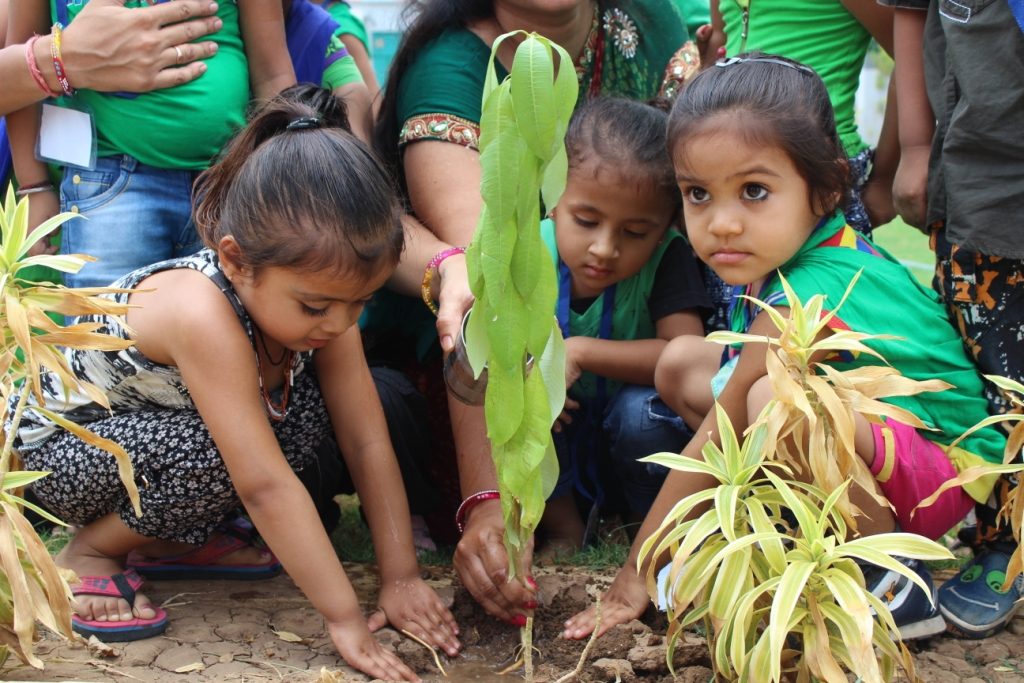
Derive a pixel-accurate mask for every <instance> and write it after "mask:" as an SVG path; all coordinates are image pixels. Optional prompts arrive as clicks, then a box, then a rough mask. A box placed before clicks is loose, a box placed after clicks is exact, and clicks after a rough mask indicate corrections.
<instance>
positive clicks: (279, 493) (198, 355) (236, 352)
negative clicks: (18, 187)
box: [128, 271, 417, 681]
mask: <svg viewBox="0 0 1024 683" xmlns="http://www.w3.org/2000/svg"><path fill="white" fill-rule="evenodd" d="M146 288H148V289H150V290H151V291H139V292H137V293H135V294H133V295H132V301H131V302H132V304H136V305H138V306H139V308H133V309H132V311H131V312H130V313H129V315H128V323H129V324H130V325H131V326H132V327H133V328H134V329H135V330H136V332H137V335H138V340H139V342H138V348H139V350H140V351H141V352H142V353H143V354H145V355H146V356H147V357H149V358H152V359H153V360H154V361H156V362H168V363H170V364H173V365H176V366H177V367H178V369H179V370H180V371H181V375H182V378H183V380H184V381H185V384H186V386H187V387H188V389H189V393H190V394H191V396H192V398H193V400H194V401H195V404H196V408H197V409H198V411H199V414H200V415H201V416H202V418H203V421H204V422H205V424H206V426H207V428H208V429H209V430H210V435H211V436H212V437H213V440H214V442H215V443H216V445H217V448H218V450H219V451H220V453H221V457H222V458H223V459H224V464H225V466H226V467H227V470H228V474H229V475H230V477H231V483H232V485H233V486H234V488H235V490H236V492H237V493H238V496H239V498H240V499H241V502H242V504H243V505H244V506H245V508H246V510H247V512H248V513H249V514H250V515H251V516H252V519H253V522H254V523H255V525H256V528H257V529H259V531H260V534H261V535H262V536H263V537H264V538H265V539H266V541H267V544H268V545H269V546H270V548H271V549H272V550H273V551H274V553H275V554H276V555H277V556H278V558H279V559H280V560H281V563H282V564H283V565H284V568H285V569H286V570H287V571H288V573H289V575H290V576H291V577H292V579H293V580H294V581H295V583H296V585H298V586H299V588H300V589H301V590H302V591H303V593H305V594H306V596H307V597H308V598H309V600H310V602H312V603H313V606H314V607H315V608H316V609H317V610H318V611H319V612H320V613H321V614H322V615H323V616H324V618H325V619H326V621H327V624H328V629H329V631H330V633H331V636H332V639H333V640H334V643H335V646H336V647H337V648H338V651H339V652H340V653H341V655H342V656H343V657H344V658H345V659H346V660H347V661H348V663H349V664H351V665H352V666H354V667H356V668H358V669H360V670H362V671H364V672H366V673H368V674H370V675H373V676H375V677H378V678H385V679H402V680H410V681H412V680H416V679H417V677H416V675H415V674H414V673H413V672H412V671H411V670H409V669H408V667H406V666H405V665H403V664H402V663H401V662H400V661H399V660H398V658H397V657H395V656H394V655H393V654H392V653H390V652H387V651H385V650H383V649H382V648H381V647H380V645H379V644H378V643H377V642H376V640H374V638H373V636H372V635H371V634H370V631H369V628H368V627H367V624H366V622H365V620H364V619H363V615H362V613H361V611H360V608H359V601H358V598H357V596H356V594H355V591H354V590H353V588H352V585H351V583H350V582H349V580H348V578H347V577H346V576H345V572H344V570H343V569H342V566H341V563H340V562H339V561H338V558H337V555H336V554H335V551H334V548H333V547H332V546H331V543H330V540H329V539H328V538H327V534H326V533H325V532H324V529H323V526H322V524H321V523H320V519H319V516H318V515H317V512H316V509H315V507H314V505H313V502H312V501H311V500H310V497H309V494H308V493H307V491H306V489H305V487H304V486H303V485H302V483H301V482H300V481H299V479H298V477H297V476H296V475H295V473H294V472H293V471H292V469H291V466H290V465H289V464H288V462H287V461H286V460H285V458H284V455H283V453H282V452H281V448H280V445H279V444H278V442H277V438H276V436H275V434H274V431H273V429H272V428H271V426H270V423H269V420H268V418H267V415H266V412H265V408H264V406H263V405H262V404H261V401H260V398H259V396H260V388H259V384H258V380H257V370H256V367H257V366H256V357H255V353H254V351H253V348H252V346H251V344H250V343H249V339H248V337H247V336H246V334H245V332H244V330H243V329H242V326H241V324H240V323H239V322H238V319H237V317H236V315H235V313H234V311H233V310H232V308H231V306H230V305H229V303H228V301H227V299H226V298H225V297H224V295H223V294H222V293H221V292H220V291H219V289H218V288H217V287H216V286H215V285H214V284H213V283H212V282H211V281H210V280H208V279H207V278H205V277H204V276H202V275H201V274H198V273H195V272H193V271H169V272H167V273H160V274H157V275H154V276H152V277H150V278H148V279H147V280H146V281H144V282H143V283H142V285H141V288H140V289H146ZM211 340H216V341H215V342H211Z"/></svg>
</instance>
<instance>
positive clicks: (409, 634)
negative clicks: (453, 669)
mask: <svg viewBox="0 0 1024 683" xmlns="http://www.w3.org/2000/svg"><path fill="white" fill-rule="evenodd" d="M402 633H404V634H405V635H407V636H409V637H410V638H412V639H413V640H415V641H416V642H417V643H419V644H420V645H422V646H423V647H425V648H427V649H428V650H430V654H432V655H433V656H434V664H436V665H437V668H438V670H439V671H440V672H441V675H442V676H444V677H445V678H448V672H447V671H445V670H444V667H443V666H441V658H440V657H438V656H437V650H435V649H434V648H432V647H431V646H430V645H429V644H427V643H425V642H423V640H421V639H420V638H417V637H416V636H415V635H413V634H412V633H409V632H408V631H406V630H405V629H404V628H403V629H402Z"/></svg>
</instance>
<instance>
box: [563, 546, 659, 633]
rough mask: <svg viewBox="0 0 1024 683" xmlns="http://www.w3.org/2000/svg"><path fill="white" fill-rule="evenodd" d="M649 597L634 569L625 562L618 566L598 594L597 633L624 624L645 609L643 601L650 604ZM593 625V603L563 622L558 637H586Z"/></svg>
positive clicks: (594, 619)
mask: <svg viewBox="0 0 1024 683" xmlns="http://www.w3.org/2000/svg"><path fill="white" fill-rule="evenodd" d="M650 600H651V599H650V597H649V596H648V595H647V588H646V587H645V586H644V582H643V581H642V580H641V579H640V577H639V576H637V573H636V570H635V569H633V568H632V567H630V566H629V564H628V563H627V564H626V566H625V567H623V568H622V569H620V570H619V573H618V574H617V575H616V576H615V580H614V581H612V585H611V587H610V588H608V590H607V591H606V592H605V594H604V597H602V598H601V624H600V626H599V630H598V633H597V635H598V637H600V636H602V635H604V634H605V633H606V632H607V631H608V629H610V628H612V627H614V626H618V625H619V624H625V623H626V622H627V621H630V620H632V619H639V618H640V616H641V615H642V614H643V613H644V610H646V609H647V605H649V604H650ZM595 627H598V624H597V610H596V608H595V607H590V608H588V609H586V610H584V611H582V612H580V613H579V614H576V615H574V616H572V617H571V618H570V619H569V620H568V621H566V622H565V630H564V631H562V637H563V638H569V639H572V640H579V639H580V638H586V637H587V636H589V635H590V634H591V632H593V630H594V628H595Z"/></svg>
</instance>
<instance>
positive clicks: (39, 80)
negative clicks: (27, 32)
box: [25, 35, 61, 97]
mask: <svg viewBox="0 0 1024 683" xmlns="http://www.w3.org/2000/svg"><path fill="white" fill-rule="evenodd" d="M40 38H42V36H38V35H36V36H32V37H31V38H29V39H28V42H26V43H25V62H27V63H28V72H29V74H31V75H32V80H33V81H35V82H36V85H38V86H39V89H40V90H42V91H43V92H44V93H46V96H47V97H58V96H60V95H61V92H60V91H59V90H50V86H49V84H47V82H46V79H45V78H43V72H42V71H40V70H39V63H38V62H36V53H35V48H36V41H38V40H39V39H40Z"/></svg>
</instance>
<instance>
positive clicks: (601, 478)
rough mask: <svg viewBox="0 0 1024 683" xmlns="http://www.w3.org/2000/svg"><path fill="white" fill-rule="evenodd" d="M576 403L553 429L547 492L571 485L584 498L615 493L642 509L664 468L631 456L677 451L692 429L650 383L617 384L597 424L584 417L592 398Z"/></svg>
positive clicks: (569, 489) (646, 506)
mask: <svg viewBox="0 0 1024 683" xmlns="http://www.w3.org/2000/svg"><path fill="white" fill-rule="evenodd" d="M580 404H581V406H580V409H579V410H578V411H576V413H575V414H574V415H573V421H572V422H571V423H570V424H568V425H563V428H562V431H561V432H558V433H555V434H554V441H555V450H556V451H557V453H558V466H559V475H558V484H557V486H556V487H555V491H554V493H552V496H551V497H552V498H556V497H560V496H564V495H567V494H568V493H570V492H572V490H573V487H574V485H575V486H576V488H577V490H579V492H580V493H582V494H583V495H584V496H585V497H588V498H595V497H596V498H597V499H598V500H599V501H602V502H603V500H604V499H605V497H610V498H615V497H616V496H617V497H619V498H620V499H621V502H622V503H624V504H625V506H626V508H627V509H628V510H629V511H630V512H636V513H640V514H646V513H647V511H648V510H649V509H650V507H651V504H652V503H653V502H654V498H655V497H656V496H657V495H658V490H659V489H660V488H661V484H662V482H663V481H665V476H666V475H667V474H668V470H667V469H666V468H665V467H662V466H661V465H655V464H653V463H644V462H637V461H638V460H639V459H640V458H643V457H646V456H648V455H652V454H654V453H660V452H663V451H668V452H671V453H679V452H680V451H682V450H683V447H684V446H685V445H686V443H687V442H688V441H689V440H690V438H691V437H692V436H693V432H692V431H691V430H690V428H689V427H687V426H686V423H685V422H683V419H682V418H681V417H679V416H678V415H676V414H675V413H674V412H672V409H671V408H669V407H668V406H667V405H665V403H664V401H662V400H661V397H659V396H658V392H657V391H655V389H654V387H647V386H638V385H625V386H623V387H622V388H621V389H620V390H619V391H618V392H617V393H616V394H615V395H614V396H612V398H611V399H610V400H609V401H608V403H607V405H606V406H605V407H604V411H603V413H602V414H601V415H600V418H599V419H600V424H599V425H598V424H594V423H595V421H596V419H597V418H596V417H590V415H591V414H593V413H594V412H595V407H596V406H595V402H594V401H591V402H589V403H588V402H587V401H585V400H584V401H580Z"/></svg>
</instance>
